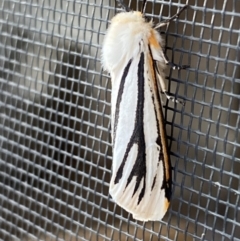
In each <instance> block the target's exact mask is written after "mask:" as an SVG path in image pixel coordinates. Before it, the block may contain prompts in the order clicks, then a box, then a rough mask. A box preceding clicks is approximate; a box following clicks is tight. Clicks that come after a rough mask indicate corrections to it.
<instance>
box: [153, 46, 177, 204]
mask: <svg viewBox="0 0 240 241" xmlns="http://www.w3.org/2000/svg"><path fill="white" fill-rule="evenodd" d="M149 52H150V55H151V58H152V61H153V64H154V65H153V70H154V81H155V82H154V84H155V89H156V90H157V91H156V95H155V96H156V100H155V101H156V102H158V106H159V113H160V115H161V117H160V118H161V120H162V123H160V122H161V120H158V119H156V121H157V123H158V125H157V132H158V138H157V140H156V143H157V144H158V145H159V146H160V148H161V151H160V152H159V157H158V164H159V163H160V162H162V164H163V175H164V178H163V182H162V186H161V189H165V197H166V198H167V199H168V200H170V198H171V194H172V176H171V163H170V159H169V158H170V157H169V153H167V155H168V157H167V158H166V159H165V158H164V154H163V144H164V145H167V141H165V143H162V141H161V135H162V136H163V139H165V140H167V135H166V131H165V123H163V121H164V118H163V111H162V104H161V98H160V89H159V88H158V83H157V77H156V76H157V75H156V69H157V65H156V60H154V59H153V56H152V51H151V48H150V46H149ZM152 98H153V103H154V96H153V95H152ZM156 107H157V106H156V105H155V104H154V111H155V116H156V118H157V114H156V113H157V112H156ZM160 125H164V128H163V133H160ZM166 149H167V150H168V147H167V146H166ZM166 161H168V162H169V163H168V166H169V170H166V164H165V162H166ZM166 172H169V179H168V180H167V178H166ZM155 178H156V177H155ZM155 178H154V180H153V185H152V189H153V188H154V185H155Z"/></svg>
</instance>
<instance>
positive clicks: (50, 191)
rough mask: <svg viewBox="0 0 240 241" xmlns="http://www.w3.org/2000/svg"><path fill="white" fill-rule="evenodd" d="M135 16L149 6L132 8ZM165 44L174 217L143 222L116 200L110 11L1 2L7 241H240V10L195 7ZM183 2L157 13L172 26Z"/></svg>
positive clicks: (192, 3)
mask: <svg viewBox="0 0 240 241" xmlns="http://www.w3.org/2000/svg"><path fill="white" fill-rule="evenodd" d="M125 3H126V4H128V5H129V6H130V7H131V9H134V10H135V9H140V7H141V3H142V2H141V1H133V0H132V1H131V0H130V1H128V0H125ZM187 3H188V4H189V8H188V9H187V10H186V11H185V12H184V13H183V14H182V15H181V16H180V17H179V19H178V20H177V21H174V22H172V23H171V24H170V25H169V26H168V27H167V28H166V29H162V30H161V31H162V32H161V33H162V36H163V38H164V39H165V42H166V47H165V52H166V54H167V56H168V58H169V60H170V61H172V62H174V63H176V64H189V65H190V68H189V69H187V70H182V71H173V70H171V69H169V68H168V69H167V70H166V72H165V74H166V83H167V86H168V91H169V92H170V93H172V94H176V96H177V97H178V98H180V99H183V100H185V101H186V106H185V108H182V107H181V106H179V105H174V103H170V102H168V101H167V100H166V99H164V104H163V109H164V113H165V119H166V130H167V136H168V142H169V148H170V154H171V162H172V166H173V172H172V174H173V194H172V200H171V205H170V208H169V210H168V212H167V214H166V215H165V217H164V218H163V220H162V221H161V222H147V223H143V222H139V221H135V220H133V219H132V216H131V215H130V214H128V213H127V212H126V211H124V210H123V209H121V208H119V207H118V206H117V205H116V204H114V202H113V201H112V199H111V198H110V196H109V194H108V188H109V181H110V177H111V166H112V149H111V136H110V131H111V127H110V113H111V109H110V101H111V80H110V77H109V75H108V73H106V72H104V71H103V70H102V68H101V45H102V41H103V37H104V35H105V31H106V29H107V27H108V26H109V23H110V19H111V18H112V17H113V16H114V14H115V13H116V12H117V10H119V7H118V4H117V3H116V2H115V1H112V0H100V1H97V0H88V1H87V0H75V1H69V0H31V1H21V0H0V240H3V241H8V240H9V241H11V240H26V241H28V240H151V241H155V240H186V241H188V240H210V241H212V240H234V241H237V240H240V208H239V206H240V205H239V204H240V203H239V202H240V201H239V196H240V189H239V186H240V182H239V174H240V173H239V172H240V171H239V170H240V144H239V143H240V134H239V126H240V120H239V119H240V109H239V96H240V76H239V74H240V73H239V65H240V64H239V55H240V53H239V43H240V28H239V22H240V1H239V0H228V1H224V0H212V1H210V0H189V1H187ZM184 4H186V1H185V0H172V1H171V0H170V1H164V0H162V1H160V0H159V1H157V0H154V1H150V0H149V1H148V3H147V8H146V15H147V17H149V18H151V17H152V18H153V20H154V22H159V21H161V20H165V19H167V18H169V17H170V16H172V15H173V14H175V13H176V12H177V10H178V9H179V8H180V7H181V6H183V5H184Z"/></svg>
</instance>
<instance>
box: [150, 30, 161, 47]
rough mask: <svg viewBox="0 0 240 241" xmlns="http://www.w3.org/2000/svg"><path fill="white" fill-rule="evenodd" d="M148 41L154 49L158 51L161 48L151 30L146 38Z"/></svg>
mask: <svg viewBox="0 0 240 241" xmlns="http://www.w3.org/2000/svg"><path fill="white" fill-rule="evenodd" d="M148 41H149V43H150V45H152V46H153V47H154V48H156V49H160V48H161V46H160V45H159V42H158V40H157V39H156V38H155V35H154V33H153V30H151V35H150V37H149V38H148Z"/></svg>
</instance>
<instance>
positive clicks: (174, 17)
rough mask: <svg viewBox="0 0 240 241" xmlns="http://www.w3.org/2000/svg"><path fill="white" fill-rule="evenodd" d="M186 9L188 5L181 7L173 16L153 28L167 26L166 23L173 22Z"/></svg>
mask: <svg viewBox="0 0 240 241" xmlns="http://www.w3.org/2000/svg"><path fill="white" fill-rule="evenodd" d="M187 7H188V5H187V4H186V5H185V6H183V7H182V8H181V9H180V10H179V11H178V12H177V13H176V14H175V15H173V16H172V17H171V18H168V19H166V20H164V21H162V22H160V23H159V24H157V25H156V26H155V27H154V28H155V29H157V28H161V27H163V26H165V25H167V24H168V23H170V22H171V21H173V20H174V19H177V18H178V17H179V16H180V14H181V13H182V12H183V11H184V10H185V9H186V8H187Z"/></svg>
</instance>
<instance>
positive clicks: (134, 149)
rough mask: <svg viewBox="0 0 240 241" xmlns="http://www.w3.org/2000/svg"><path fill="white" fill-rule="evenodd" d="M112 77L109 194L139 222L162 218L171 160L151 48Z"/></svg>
mask: <svg viewBox="0 0 240 241" xmlns="http://www.w3.org/2000/svg"><path fill="white" fill-rule="evenodd" d="M144 49H145V50H144V51H142V52H140V53H139V54H138V55H137V56H136V57H134V58H133V59H131V60H130V61H129V62H128V64H127V65H126V66H124V67H123V68H122V71H121V74H120V75H115V79H114V81H112V83H114V84H113V86H112V137H113V169H112V172H113V174H112V178H111V182H110V194H111V196H112V198H113V199H114V200H115V202H116V203H117V204H118V205H120V206H121V207H123V208H124V209H126V210H127V211H128V212H130V213H132V214H133V217H134V218H135V219H138V220H142V221H148V220H161V219H162V217H163V216H164V214H165V213H166V211H167V208H168V206H169V199H170V193H171V177H170V175H171V174H170V163H169V159H168V158H169V157H168V153H167V142H166V135H165V126H164V120H163V113H162V109H161V103H160V97H159V91H158V87H157V83H156V81H157V80H156V74H155V70H154V67H153V64H154V63H153V59H152V54H151V48H144Z"/></svg>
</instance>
